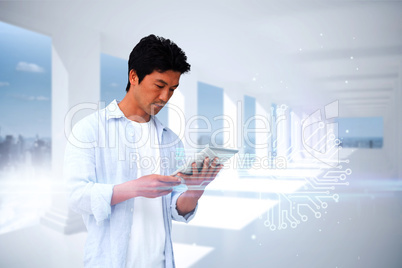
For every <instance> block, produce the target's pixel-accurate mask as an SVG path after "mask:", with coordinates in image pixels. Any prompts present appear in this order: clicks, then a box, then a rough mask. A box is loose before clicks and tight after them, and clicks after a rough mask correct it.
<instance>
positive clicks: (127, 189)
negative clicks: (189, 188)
mask: <svg viewBox="0 0 402 268" xmlns="http://www.w3.org/2000/svg"><path fill="white" fill-rule="evenodd" d="M179 184H181V180H180V178H177V177H172V176H163V175H156V174H151V175H147V176H142V177H140V178H138V179H135V180H131V181H127V182H124V183H122V184H118V185H115V186H114V187H113V195H112V200H111V202H110V205H112V206H113V205H116V204H118V203H120V202H123V201H126V200H128V199H130V198H133V197H138V196H143V197H147V198H155V197H159V196H163V195H167V194H169V193H171V192H172V191H173V187H174V186H177V185H179Z"/></svg>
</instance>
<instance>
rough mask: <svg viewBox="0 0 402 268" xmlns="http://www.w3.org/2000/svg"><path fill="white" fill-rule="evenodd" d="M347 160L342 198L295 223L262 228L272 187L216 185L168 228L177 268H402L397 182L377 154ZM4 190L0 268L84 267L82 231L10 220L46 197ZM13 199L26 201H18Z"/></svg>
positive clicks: (401, 184)
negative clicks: (184, 219) (188, 218)
mask: <svg viewBox="0 0 402 268" xmlns="http://www.w3.org/2000/svg"><path fill="white" fill-rule="evenodd" d="M350 160H351V166H352V170H353V173H352V175H351V177H350V178H348V181H349V182H350V185H349V186H347V187H346V186H345V187H339V188H338V190H337V194H338V195H339V202H334V201H333V200H330V202H328V207H326V208H325V209H323V208H320V209H319V210H320V211H321V215H322V216H321V217H319V218H316V217H314V214H312V213H309V212H308V211H304V213H305V214H306V215H309V218H308V220H306V221H302V222H300V223H299V224H298V225H297V226H295V228H291V227H290V226H287V228H283V229H282V230H278V229H276V230H275V231H272V230H271V229H270V228H269V227H268V226H267V225H266V219H267V217H268V216H269V215H270V214H269V213H270V212H271V211H273V212H275V211H279V209H278V208H279V206H280V205H281V204H282V203H275V202H273V199H270V198H271V197H272V196H271V195H270V194H271V193H269V191H262V192H263V194H262V195H261V193H260V195H258V194H255V195H253V194H252V192H250V191H249V190H250V189H249V188H247V187H244V189H245V192H241V191H240V190H241V189H238V187H239V185H237V186H236V187H237V188H236V187H235V188H236V189H233V188H232V189H231V190H228V191H225V189H222V188H219V187H218V188H216V187H215V188H216V189H215V190H213V191H210V192H209V193H207V194H208V196H205V199H204V200H203V201H202V202H200V208H199V209H200V210H199V214H198V215H197V216H196V218H195V219H194V221H193V223H191V224H188V225H182V224H174V225H173V239H174V247H175V257H176V262H177V267H179V268H181V267H278V268H280V267H283V268H285V267H286V268H288V267H333V268H335V267H338V268H341V267H347V268H354V267H364V268H366V267H369V268H370V267H373V268H376V267H381V268H382V267H387V268H394V267H395V268H400V267H402V254H401V252H402V228H401V226H402V194H401V193H402V180H400V179H399V180H397V179H395V178H392V177H390V176H389V174H387V170H388V167H387V162H386V160H385V159H384V158H383V157H382V156H381V154H379V152H378V151H374V150H371V151H365V152H362V153H361V154H357V155H355V156H351V159H350ZM381 161H383V162H381ZM286 183H288V182H286ZM28 186H29V185H28ZM298 187H300V185H299V186H298ZM298 187H295V188H292V189H293V190H295V189H298ZM280 188H281V187H279V188H277V189H280ZM2 189H3V194H2V195H1V196H0V197H1V200H2V206H1V215H2V216H1V220H0V222H1V223H3V225H2V226H3V227H4V228H6V227H7V226H8V227H7V228H9V229H4V228H3V231H4V230H6V231H7V232H1V230H0V245H1V251H0V267H44V268H46V267H82V261H81V260H82V249H83V245H84V241H85V237H86V233H79V234H75V235H68V236H66V235H62V234H60V233H58V232H56V231H53V230H51V229H49V228H47V227H45V226H42V225H40V224H38V223H37V221H35V219H31V221H29V222H30V223H29V224H28V222H25V225H24V224H21V225H19V226H17V225H16V224H17V223H18V222H17V221H16V222H15V224H12V223H10V220H9V219H10V217H12V218H14V219H27V217H28V216H29V215H32V211H33V210H35V209H34V208H35V207H36V205H41V204H42V205H43V204H45V203H46V202H47V201H46V198H44V199H42V201H40V200H41V199H40V198H39V199H38V196H36V199H35V198H33V197H32V196H31V197H29V195H25V197H26V198H28V199H24V198H22V197H23V196H24V195H20V197H21V198H19V199H18V198H15V197H16V195H14V197H13V195H10V193H12V190H10V189H8V191H7V193H6V194H5V193H4V189H5V188H2ZM42 190H43V188H42ZM20 194H21V193H20ZM25 194H27V192H25ZM43 194H44V195H42V197H44V196H46V195H45V194H46V191H43ZM274 196H275V195H274ZM7 200H8V201H7ZM18 200H22V201H23V203H25V206H23V204H19V205H18V204H17V205H16V204H15V202H17V201H18ZM34 200H37V201H36V202H39V203H35V202H33V201H34ZM38 200H39V201H38ZM30 201H32V203H29V202H30ZM265 201H266V202H265ZM7 202H8V203H7ZM13 202H14V203H13ZM40 202H43V203H40ZM261 202H262V203H261ZM17 203H18V202H17ZM7 204H8V205H12V204H14V205H13V206H14V207H20V208H21V209H17V210H15V209H14V210H11V209H10V208H9V207H8V206H7ZM35 204H36V205H35ZM24 209H25V210H24ZM289 211H290V210H289ZM30 213H31V214H30ZM24 215H26V216H27V217H24ZM285 216H286V215H285ZM287 216H288V217H289V215H287ZM294 216H297V215H294ZM283 218H284V219H286V217H283Z"/></svg>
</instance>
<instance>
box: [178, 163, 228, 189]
mask: <svg viewBox="0 0 402 268" xmlns="http://www.w3.org/2000/svg"><path fill="white" fill-rule="evenodd" d="M191 167H192V170H193V174H191V175H189V174H183V173H181V172H180V173H178V174H177V175H176V176H178V177H181V178H182V179H183V180H184V183H185V184H186V185H187V186H190V187H191V186H201V187H202V189H204V188H205V187H206V186H207V185H208V184H209V183H210V182H211V181H213V180H214V179H215V177H216V175H218V173H219V171H220V170H221V169H222V167H223V165H220V164H218V158H217V157H216V158H214V159H213V160H212V163H210V159H209V158H208V157H207V158H205V159H204V163H203V165H202V168H201V170H198V168H197V165H196V163H195V162H194V163H193V164H192V165H191Z"/></svg>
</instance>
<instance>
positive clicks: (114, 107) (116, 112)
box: [106, 99, 124, 120]
mask: <svg viewBox="0 0 402 268" xmlns="http://www.w3.org/2000/svg"><path fill="white" fill-rule="evenodd" d="M118 103H119V102H118V101H117V100H115V99H114V100H113V101H112V102H111V103H110V104H109V105H108V106H107V107H106V114H107V115H106V119H107V120H109V119H111V118H115V119H117V118H121V117H124V114H123V112H122V111H121V110H120V107H119V105H118Z"/></svg>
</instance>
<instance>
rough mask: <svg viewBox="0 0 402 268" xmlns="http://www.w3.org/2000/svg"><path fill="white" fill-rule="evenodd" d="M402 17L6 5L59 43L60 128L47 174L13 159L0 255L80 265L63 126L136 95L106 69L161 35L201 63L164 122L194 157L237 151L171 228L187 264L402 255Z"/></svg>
mask: <svg viewBox="0 0 402 268" xmlns="http://www.w3.org/2000/svg"><path fill="white" fill-rule="evenodd" d="M401 14H402V2H400V1H349V0H346V1H227V0H224V1H211V0H206V1H202V2H201V1H198V2H195V1H161V0H154V1H115V2H111V1H110V2H109V1H86V0H84V1H1V2H0V22H1V23H4V24H7V25H11V26H12V27H18V28H21V29H24V30H27V31H31V32H34V33H36V34H39V35H42V36H45V37H46V38H48V39H49V40H50V41H49V44H50V48H49V55H50V65H49V66H50V67H49V70H48V72H49V73H50V77H51V80H50V82H49V83H50V86H49V88H50V95H49V96H50V97H49V99H48V100H46V101H47V102H46V103H48V105H49V109H50V114H51V115H50V117H49V124H48V127H49V130H50V137H51V139H50V140H49V141H48V145H49V146H48V147H47V148H48V149H49V150H50V151H49V154H48V158H49V163H50V164H49V166H48V167H47V168H45V169H44V170H40V171H35V172H33V171H32V170H28V171H24V172H22V171H21V170H18V168H15V167H13V168H9V169H8V170H7V169H3V170H0V185H2V186H1V191H0V211H1V218H2V220H1V221H0V223H1V224H0V244H1V245H2V246H1V248H2V250H1V253H0V266H1V267H83V262H82V260H83V249H84V243H85V239H86V230H85V227H84V226H83V223H82V220H81V216H80V215H78V214H76V213H74V212H73V211H71V210H70V209H69V207H68V205H67V191H66V188H65V181H64V179H63V175H62V170H63V154H64V147H65V144H66V142H67V138H66V136H67V135H68V134H69V133H70V131H71V126H72V125H74V123H76V122H77V121H78V120H79V119H81V118H83V117H84V116H86V115H88V114H90V113H92V112H94V111H95V110H97V109H99V108H103V107H105V105H107V104H108V103H109V102H110V101H111V100H112V99H113V98H117V99H119V98H120V99H121V98H122V97H123V96H124V93H125V83H126V80H124V79H126V78H125V77H126V73H123V74H122V73H121V72H120V75H121V76H122V78H118V79H120V80H119V83H115V84H113V83H114V82H116V81H114V80H113V79H115V78H113V77H112V78H110V80H107V81H106V82H103V80H102V79H106V77H108V76H107V75H108V74H110V73H112V72H115V71H116V70H119V71H120V70H122V72H127V70H126V69H124V68H126V67H125V66H126V65H125V64H126V62H127V59H128V55H129V53H130V52H131V50H132V48H133V46H134V45H135V44H136V43H138V42H139V40H140V39H141V38H142V37H144V36H147V35H149V34H155V35H158V36H163V37H166V38H169V39H171V40H173V41H174V42H175V43H177V44H178V45H179V46H180V47H181V48H182V49H183V50H184V51H185V52H186V54H187V56H188V60H189V62H190V64H191V66H192V68H191V72H190V73H188V74H183V75H182V77H181V79H180V86H179V88H178V89H177V91H176V92H175V93H174V96H173V97H172V99H171V100H170V103H169V106H168V107H166V108H164V110H163V112H161V114H160V115H159V116H160V118H161V120H162V121H163V122H165V123H166V124H167V125H168V126H169V128H171V129H172V130H174V131H175V132H176V133H178V135H179V136H180V137H181V138H182V139H183V142H184V144H185V147H186V152H187V153H189V154H191V153H193V152H194V151H196V150H198V149H199V148H201V147H203V146H205V145H206V144H208V143H210V144H211V143H212V144H213V145H217V146H222V145H223V146H225V147H228V148H236V149H239V154H238V155H237V156H236V157H235V158H234V159H233V161H231V162H229V163H228V165H227V166H226V167H225V169H224V170H223V171H222V172H221V174H220V175H219V176H218V177H217V178H216V180H215V181H214V182H212V183H211V184H210V185H209V186H208V188H207V190H206V192H205V195H204V196H203V198H202V199H201V200H200V203H199V210H198V212H197V216H196V217H195V219H194V220H193V221H192V222H191V223H189V224H182V223H174V224H173V243H174V249H175V259H176V266H177V267H339V268H341V267H395V268H397V267H401V266H402V256H401V254H400V253H401V250H402V230H401V228H400V227H401V226H402V195H401V190H402V181H401V179H402V164H401V163H402V108H401V103H402V88H401V87H402V35H401V32H402V28H401V25H402V16H401ZM1 34H2V33H1V32H0V35H1ZM29 46H31V44H29V42H27V49H28V47H29ZM32 46H33V45H32ZM0 55H1V58H3V59H4V58H5V56H6V55H4V54H3V52H2V51H0ZM21 60H23V59H21ZM105 62H111V64H116V67H115V68H114V67H110V66H114V65H110V66H105V65H103V64H104V63H105ZM30 66H31V67H32V65H30ZM14 67H15V66H13V68H14ZM20 67H21V68H22V69H23V68H24V66H20ZM115 73H116V72H115ZM21 74H23V73H22V72H21ZM0 78H1V79H0V90H7V87H10V86H11V84H8V82H6V80H5V79H7V76H5V75H3V76H0ZM108 79H109V78H108ZM116 79H117V78H116ZM1 80H3V81H1ZM20 80H21V81H22V82H23V81H24V75H20ZM103 83H105V84H103ZM104 85H106V86H104ZM29 86H30V82H29V81H25V82H24V87H26V88H29ZM35 90H36V89H35V88H33V89H32V91H33V92H32V94H33V95H35V92H34V91H35ZM20 97H21V96H20ZM25 100H26V98H25ZM0 103H2V101H1V100H0ZM2 105H4V103H3V104H2ZM22 109H26V110H25V112H26V113H27V114H28V115H29V113H30V110H29V107H23V108H22ZM200 115H201V116H202V118H200V117H199V116H200ZM1 117H4V118H5V117H7V118H10V117H11V118H12V117H13V114H12V113H8V114H7V113H4V112H3V114H2V115H1ZM0 127H1V126H0ZM5 131H6V128H2V131H1V132H0V138H1V137H2V136H4V137H3V138H2V140H1V142H5V141H6V135H7V133H5ZM354 133H357V134H356V135H353V134H354ZM38 144H39V143H37V146H39V145H40V144H39V145H38ZM30 157H31V158H32V160H31V162H32V163H33V162H34V161H35V155H31V156H30ZM7 172H8V173H7ZM10 172H11V173H13V174H18V175H15V176H12V175H9V173H10Z"/></svg>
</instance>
